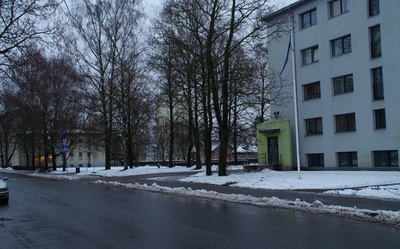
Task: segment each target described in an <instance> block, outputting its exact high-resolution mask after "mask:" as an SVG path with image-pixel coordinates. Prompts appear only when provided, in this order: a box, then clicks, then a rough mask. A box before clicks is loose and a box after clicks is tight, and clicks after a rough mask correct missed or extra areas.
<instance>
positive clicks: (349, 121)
mask: <svg viewBox="0 0 400 249" xmlns="http://www.w3.org/2000/svg"><path fill="white" fill-rule="evenodd" d="M355 130H356V115H355V114H354V113H348V114H342V115H336V132H346V131H355Z"/></svg>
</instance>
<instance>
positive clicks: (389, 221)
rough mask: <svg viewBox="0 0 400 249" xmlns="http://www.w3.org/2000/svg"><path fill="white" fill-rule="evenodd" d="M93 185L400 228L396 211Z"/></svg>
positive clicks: (186, 190)
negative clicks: (312, 214)
mask: <svg viewBox="0 0 400 249" xmlns="http://www.w3.org/2000/svg"><path fill="white" fill-rule="evenodd" d="M95 183H97V184H104V185H111V186H117V187H121V186H122V187H126V188H130V189H138V190H146V191H152V192H159V193H166V194H172V195H179V196H191V197H198V198H207V199H213V200H218V201H227V202H232V203H241V204H250V205H255V206H260V207H272V208H283V209H288V210H296V211H303V212H310V213H315V214H331V215H337V216H340V217H346V218H353V219H360V220H369V221H372V222H379V223H382V224H386V225H391V226H396V227H399V226H400V211H398V212H394V211H386V210H377V211H375V210H368V209H358V208H357V207H342V206H334V205H325V204H323V203H322V202H321V201H318V200H316V201H314V202H313V203H308V202H305V201H301V200H300V199H296V200H295V201H289V200H282V199H279V198H276V197H271V198H270V197H254V196H250V195H241V194H224V193H218V192H215V191H207V190H193V189H191V188H183V187H180V188H170V187H163V186H159V185H157V184H155V183H154V184H152V185H151V186H148V185H147V184H139V183H135V184H132V183H120V182H107V181H100V180H98V181H96V182H95Z"/></svg>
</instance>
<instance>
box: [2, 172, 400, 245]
mask: <svg viewBox="0 0 400 249" xmlns="http://www.w3.org/2000/svg"><path fill="white" fill-rule="evenodd" d="M8 177H9V180H8V185H9V187H10V204H9V205H1V206H0V248H42V249H45V248H59V249H63V248H155V249H159V248H177V249H181V248H182V249H183V248H185V249H187V248H218V249H223V248H230V249H232V248H246V249H247V248H299V249H301V248H308V249H310V248H335V249H336V248H363V249H368V248H387V249H390V248H398V247H399V244H400V230H399V229H395V228H390V227H387V226H382V225H379V224H372V223H365V222H359V221H354V220H346V219H342V218H336V217H330V216H321V215H312V214H305V213H298V212H289V211H285V210H277V209H269V208H260V207H253V206H248V205H238V204H232V203H225V202H217V201H210V200H203V199H196V198H189V197H178V196H172V195H166V194H160V193H151V192H146V191H138V190H130V189H125V188H117V187H110V186H104V185H95V184H88V183H85V182H77V181H60V180H47V179H40V178H34V177H29V176H22V175H14V174H9V175H8Z"/></svg>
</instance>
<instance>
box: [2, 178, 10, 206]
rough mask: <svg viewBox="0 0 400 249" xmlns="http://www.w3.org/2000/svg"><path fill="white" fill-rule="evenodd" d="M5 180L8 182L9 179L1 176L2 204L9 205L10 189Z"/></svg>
mask: <svg viewBox="0 0 400 249" xmlns="http://www.w3.org/2000/svg"><path fill="white" fill-rule="evenodd" d="M5 180H7V177H4V178H2V177H1V176H0V201H1V202H2V203H8V199H9V193H8V187H7V183H6V182H5Z"/></svg>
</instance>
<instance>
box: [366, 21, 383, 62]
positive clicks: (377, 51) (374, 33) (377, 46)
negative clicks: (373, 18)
mask: <svg viewBox="0 0 400 249" xmlns="http://www.w3.org/2000/svg"><path fill="white" fill-rule="evenodd" d="M369 31H370V33H371V57H372V58H376V57H380V56H382V50H381V26H380V25H377V26H375V27H372V28H370V29H369Z"/></svg>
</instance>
